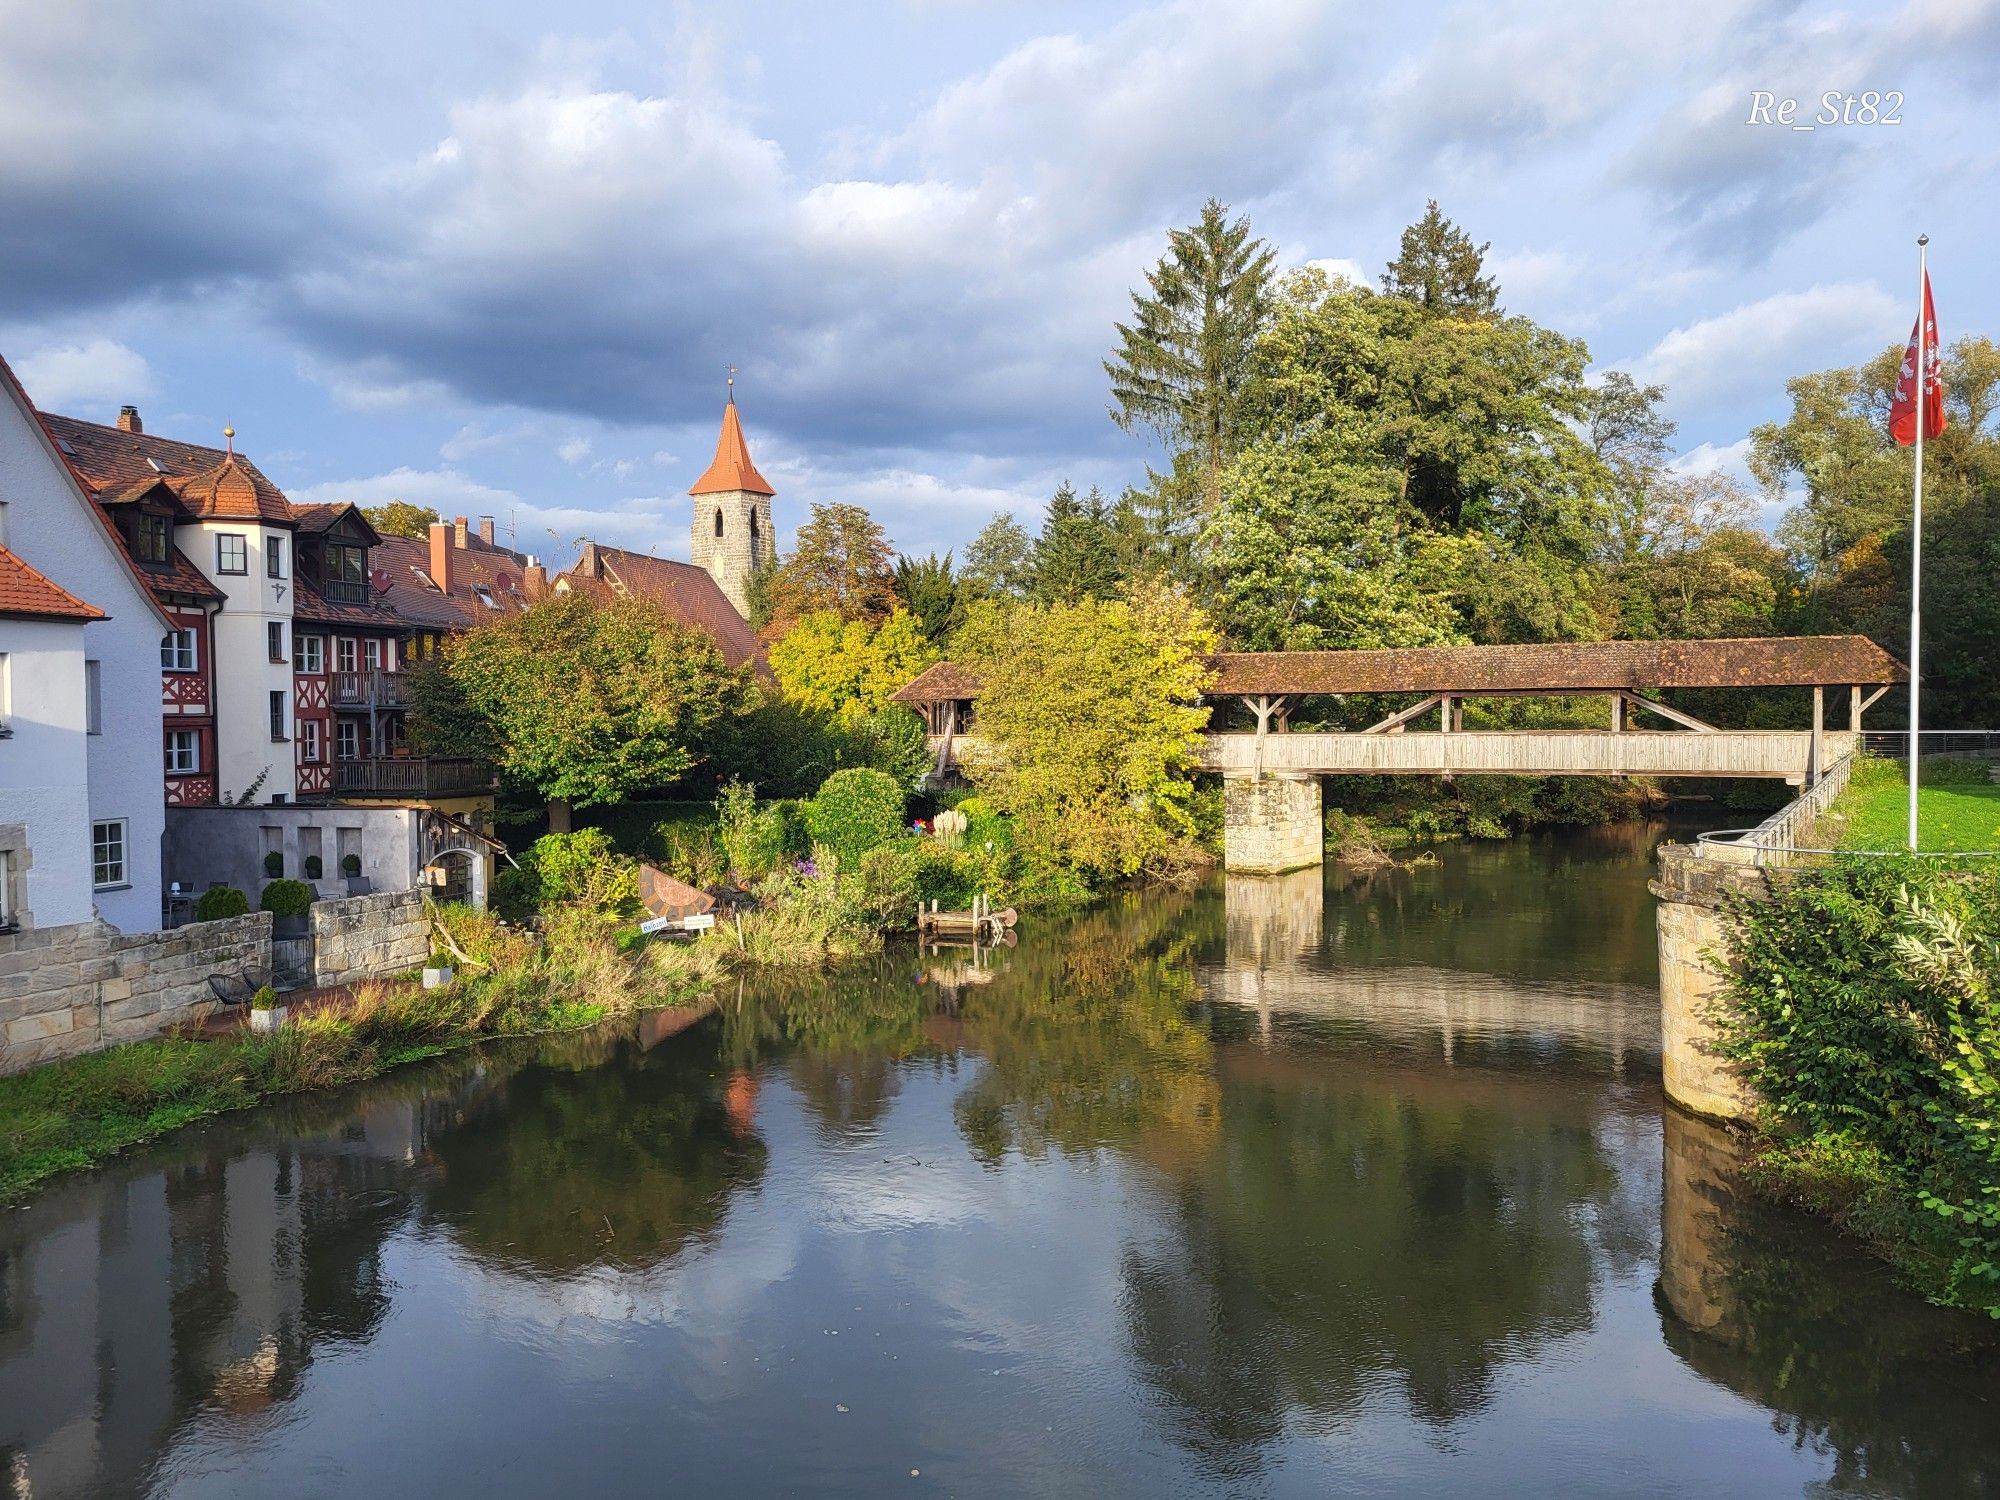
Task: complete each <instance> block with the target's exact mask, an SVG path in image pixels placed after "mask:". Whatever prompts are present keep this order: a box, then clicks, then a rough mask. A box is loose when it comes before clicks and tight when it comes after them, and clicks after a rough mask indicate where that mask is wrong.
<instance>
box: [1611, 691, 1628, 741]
mask: <svg viewBox="0 0 2000 1500" xmlns="http://www.w3.org/2000/svg"><path fill="white" fill-rule="evenodd" d="M1627 706H1628V705H1627V704H1626V701H1625V695H1624V694H1623V693H1613V694H1612V695H1611V732H1612V733H1613V734H1623V733H1624V732H1625V710H1626V708H1627Z"/></svg>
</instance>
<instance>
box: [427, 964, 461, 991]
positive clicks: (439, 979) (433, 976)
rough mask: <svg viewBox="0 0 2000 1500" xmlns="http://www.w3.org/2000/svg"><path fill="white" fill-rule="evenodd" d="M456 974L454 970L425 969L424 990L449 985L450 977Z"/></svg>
mask: <svg viewBox="0 0 2000 1500" xmlns="http://www.w3.org/2000/svg"><path fill="white" fill-rule="evenodd" d="M457 972H458V971H457V970H456V969H425V970H424V988H425V989H427V990H435V989H439V988H442V987H443V986H445V985H447V984H450V983H451V980H452V975H454V974H455V973H457Z"/></svg>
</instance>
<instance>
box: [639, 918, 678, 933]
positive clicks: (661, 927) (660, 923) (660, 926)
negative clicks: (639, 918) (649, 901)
mask: <svg viewBox="0 0 2000 1500" xmlns="http://www.w3.org/2000/svg"><path fill="white" fill-rule="evenodd" d="M673 925H674V919H673V918H672V917H653V918H651V919H649V920H647V921H644V922H641V923H640V924H639V930H640V931H641V932H665V931H666V930H667V929H668V928H669V927H671V926H673Z"/></svg>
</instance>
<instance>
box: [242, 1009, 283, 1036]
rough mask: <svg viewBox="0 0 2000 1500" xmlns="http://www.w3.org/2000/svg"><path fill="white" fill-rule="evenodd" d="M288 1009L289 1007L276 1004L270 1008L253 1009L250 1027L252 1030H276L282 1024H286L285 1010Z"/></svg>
mask: <svg viewBox="0 0 2000 1500" xmlns="http://www.w3.org/2000/svg"><path fill="white" fill-rule="evenodd" d="M287 1009H288V1007H286V1006H283V1005H274V1006H272V1007H271V1008H270V1009H269V1010H253V1011H251V1012H250V1029H251V1030H252V1031H276V1030H277V1029H278V1028H279V1027H280V1026H282V1025H284V1024H285V1012H286V1010H287Z"/></svg>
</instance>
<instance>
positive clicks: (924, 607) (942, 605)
mask: <svg viewBox="0 0 2000 1500" xmlns="http://www.w3.org/2000/svg"><path fill="white" fill-rule="evenodd" d="M895 589H896V597H897V598H898V599H899V600H901V601H902V604H903V608H905V609H907V610H908V611H909V612H910V614H911V615H912V616H913V617H914V618H915V620H916V621H917V624H918V626H919V628H920V629H922V631H923V634H924V639H925V640H926V641H928V642H930V643H931V644H932V645H934V646H938V645H942V644H943V643H944V642H945V640H946V639H947V638H948V637H949V636H950V635H951V633H952V632H953V631H955V630H957V629H958V627H959V626H960V625H961V624H963V623H964V621H965V600H964V599H963V597H962V596H961V590H960V588H959V584H958V579H957V578H956V577H955V576H953V574H952V570H951V554H950V553H949V552H947V553H945V555H944V556H943V557H939V556H938V555H937V554H936V553H935V552H932V553H928V554H926V555H925V556H923V557H910V556H908V555H905V556H902V557H899V558H897V559H896V578H895Z"/></svg>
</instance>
